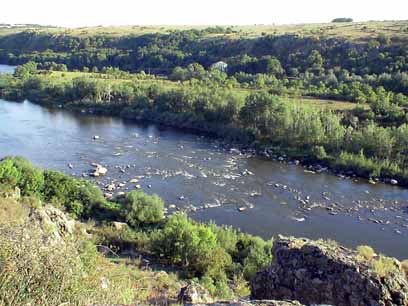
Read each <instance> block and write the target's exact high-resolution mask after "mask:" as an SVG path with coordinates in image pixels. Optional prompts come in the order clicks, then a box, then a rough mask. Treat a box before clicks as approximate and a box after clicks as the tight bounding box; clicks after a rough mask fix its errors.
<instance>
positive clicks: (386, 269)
mask: <svg viewBox="0 0 408 306" xmlns="http://www.w3.org/2000/svg"><path fill="white" fill-rule="evenodd" d="M372 265H373V270H374V271H375V272H376V273H377V274H378V275H380V276H386V275H388V274H389V273H398V272H400V270H399V268H398V266H397V265H396V264H395V259H394V258H390V257H386V256H382V255H381V256H380V257H379V258H378V259H377V260H374V262H373V263H372Z"/></svg>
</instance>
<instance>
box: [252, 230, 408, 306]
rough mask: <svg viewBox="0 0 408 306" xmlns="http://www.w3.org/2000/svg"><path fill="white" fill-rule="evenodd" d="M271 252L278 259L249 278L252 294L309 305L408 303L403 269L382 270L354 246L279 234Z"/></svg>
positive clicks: (382, 305)
mask: <svg viewBox="0 0 408 306" xmlns="http://www.w3.org/2000/svg"><path fill="white" fill-rule="evenodd" d="M273 254H274V263H273V264H272V265H271V266H270V267H268V268H266V269H264V270H263V271H260V272H258V273H257V275H256V276H255V278H254V279H253V281H252V282H251V296H252V298H253V299H257V300H262V299H276V300H284V299H289V300H297V301H300V302H301V303H303V304H306V305H312V304H330V305H334V306H366V305H370V306H394V305H395V306H397V305H398V306H406V305H408V283H407V281H406V280H405V278H404V276H403V274H402V273H399V272H390V273H389V274H387V275H386V276H380V275H378V274H377V273H374V272H373V270H372V267H371V266H370V265H369V264H367V263H364V262H361V261H359V260H357V258H356V255H357V253H356V252H355V251H353V250H350V249H347V248H344V247H341V246H338V245H337V244H335V243H331V242H325V241H320V240H319V241H312V240H308V239H296V238H292V237H291V238H287V237H282V236H279V238H278V239H277V240H276V241H275V242H274V246H273ZM398 264H399V262H398V261H397V260H395V265H398Z"/></svg>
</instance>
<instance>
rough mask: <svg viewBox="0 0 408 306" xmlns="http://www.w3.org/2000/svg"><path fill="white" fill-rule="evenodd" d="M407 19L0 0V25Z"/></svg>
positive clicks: (331, 0)
mask: <svg viewBox="0 0 408 306" xmlns="http://www.w3.org/2000/svg"><path fill="white" fill-rule="evenodd" d="M336 17H351V18H353V19H354V20H355V21H367V20H397V19H399V20H401V19H405V20H406V19H408V0H228V1H227V0H1V3H0V23H37V24H43V25H58V26H69V27H79V26H96V25H215V24H219V25H251V24H272V23H276V24H288V23H311V22H330V21H331V20H332V19H334V18H336Z"/></svg>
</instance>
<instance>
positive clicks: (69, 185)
mask: <svg viewBox="0 0 408 306" xmlns="http://www.w3.org/2000/svg"><path fill="white" fill-rule="evenodd" d="M0 185H1V186H2V187H3V188H4V189H13V188H15V187H18V188H19V189H20V191H21V195H22V196H24V197H33V198H37V199H39V200H42V201H45V202H48V203H51V204H53V205H55V206H57V207H59V208H62V209H64V210H65V211H67V212H68V213H70V214H71V216H72V217H74V218H90V217H92V218H96V219H115V218H117V217H118V214H119V208H118V205H115V204H114V203H109V202H108V201H106V200H105V198H104V197H103V194H102V192H101V190H100V189H99V188H97V187H96V186H94V185H93V184H92V183H90V182H88V181H85V180H78V179H74V178H72V177H69V176H66V175H64V174H62V173H60V172H58V171H51V170H45V171H43V170H42V169H40V168H37V167H34V166H33V165H32V164H31V163H30V162H29V161H27V160H25V159H24V158H21V157H7V158H5V159H3V160H1V161H0Z"/></svg>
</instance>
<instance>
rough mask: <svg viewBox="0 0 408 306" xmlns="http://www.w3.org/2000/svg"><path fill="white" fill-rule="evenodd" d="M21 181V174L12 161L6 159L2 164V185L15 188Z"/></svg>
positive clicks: (0, 177) (0, 176)
mask: <svg viewBox="0 0 408 306" xmlns="http://www.w3.org/2000/svg"><path fill="white" fill-rule="evenodd" d="M19 180H20V172H19V171H18V170H17V168H16V167H15V166H14V163H13V161H12V160H11V159H8V158H7V159H4V160H2V161H1V162H0V183H1V184H4V185H9V186H11V187H14V186H16V185H17V183H18V182H19Z"/></svg>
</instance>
